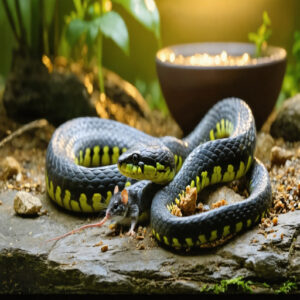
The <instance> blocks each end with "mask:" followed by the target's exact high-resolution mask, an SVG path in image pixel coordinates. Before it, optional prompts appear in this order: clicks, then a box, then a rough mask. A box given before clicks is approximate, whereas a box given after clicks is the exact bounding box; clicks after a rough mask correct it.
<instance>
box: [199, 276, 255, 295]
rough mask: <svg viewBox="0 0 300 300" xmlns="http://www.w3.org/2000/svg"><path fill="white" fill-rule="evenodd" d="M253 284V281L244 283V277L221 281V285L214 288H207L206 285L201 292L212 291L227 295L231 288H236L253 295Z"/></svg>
mask: <svg viewBox="0 0 300 300" xmlns="http://www.w3.org/2000/svg"><path fill="white" fill-rule="evenodd" d="M251 284H253V282H252V281H250V280H248V281H244V280H243V277H242V276H239V277H236V278H232V279H224V280H221V282H220V284H215V285H214V286H213V287H209V288H207V285H204V286H203V287H202V289H201V292H209V291H212V292H213V293H215V294H220V293H226V292H227V291H228V290H229V288H230V287H236V288H237V289H238V290H240V291H244V292H249V293H252V289H251V288H250V286H249V285H251Z"/></svg>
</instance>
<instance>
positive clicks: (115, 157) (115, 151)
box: [111, 146, 120, 164]
mask: <svg viewBox="0 0 300 300" xmlns="http://www.w3.org/2000/svg"><path fill="white" fill-rule="evenodd" d="M119 152H120V149H119V147H117V146H115V147H113V154H112V156H111V163H112V164H116V163H117V162H118V159H119Z"/></svg>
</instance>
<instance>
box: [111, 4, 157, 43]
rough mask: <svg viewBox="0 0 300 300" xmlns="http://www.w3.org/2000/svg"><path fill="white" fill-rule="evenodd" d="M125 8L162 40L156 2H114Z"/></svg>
mask: <svg viewBox="0 0 300 300" xmlns="http://www.w3.org/2000/svg"><path fill="white" fill-rule="evenodd" d="M112 2H114V3H118V4H120V5H121V6H123V7H124V9H125V10H126V11H127V12H128V13H129V14H131V15H132V16H133V17H134V18H135V19H136V20H137V21H138V22H139V23H141V24H142V25H143V26H144V27H146V28H147V29H148V30H150V31H152V32H153V33H154V35H155V37H156V38H157V39H160V18H159V12H158V9H157V6H156V4H155V2H154V0H112Z"/></svg>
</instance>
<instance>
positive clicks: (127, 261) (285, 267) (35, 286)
mask: <svg viewBox="0 0 300 300" xmlns="http://www.w3.org/2000/svg"><path fill="white" fill-rule="evenodd" d="M14 196H15V191H6V192H3V193H1V194H0V198H1V200H2V201H3V205H1V206H0V270H1V272H0V282H1V287H0V291H1V292H2V293H7V292H10V293H26V292H27V293H33V292H34V293H46V294H48V293H61V292H62V291H63V292H64V293H99V294H103V293H108V294H112V293H115V294H117V293H122V294H124V293H140V294H150V293H156V294H166V293H172V294H176V293H201V291H203V288H204V287H205V286H207V285H208V286H209V287H213V286H214V284H215V283H218V282H220V281H221V280H226V279H232V278H236V277H239V276H242V277H244V280H251V281H252V282H253V284H251V287H252V286H254V288H253V292H254V293H258V292H259V291H260V290H261V289H259V288H256V282H258V281H259V282H260V283H262V282H265V283H268V284H269V285H270V286H271V287H269V288H266V287H265V288H266V290H264V291H265V292H268V293H270V292H271V293H272V292H274V289H275V288H274V287H277V288H278V285H281V284H283V283H284V282H286V281H287V280H291V281H293V282H296V283H299V282H300V264H299V257H300V243H299V242H300V239H299V238H297V235H298V233H299V230H300V210H295V211H294V212H289V213H286V214H281V215H279V217H278V224H277V225H276V226H275V227H274V228H273V229H274V231H273V232H272V233H269V234H268V235H267V236H266V237H265V236H264V235H262V234H260V233H259V228H258V226H255V227H254V228H252V229H250V230H248V231H247V232H245V233H241V234H239V235H238V236H236V237H235V238H233V239H232V240H230V241H229V242H228V243H226V244H224V245H223V246H220V247H218V248H215V249H202V250H198V251H193V252H192V251H190V252H189V253H187V255H185V253H177V252H174V251H168V250H166V249H164V248H162V247H160V246H158V244H157V243H156V241H154V240H153V238H152V237H151V235H150V232H151V229H150V227H149V226H148V227H147V232H146V233H145V238H144V239H143V244H144V246H145V247H144V249H143V250H142V251H141V250H138V248H137V245H139V243H140V241H139V240H137V239H135V238H133V237H128V236H125V235H123V236H120V235H117V236H115V235H112V231H111V230H110V229H109V227H108V225H104V226H103V227H101V228H90V229H87V230H82V231H81V232H79V233H76V234H73V235H70V236H67V237H66V238H64V239H61V240H59V241H57V242H46V240H47V239H49V238H52V237H55V236H58V235H61V234H64V233H66V232H67V231H70V230H72V229H74V228H77V227H79V226H82V225H83V224H87V223H95V222H96V221H97V219H93V218H91V219H90V220H87V219H86V216H82V215H76V214H71V213H66V212H65V211H63V210H62V209H59V208H58V207H57V206H56V205H55V204H54V203H53V202H51V201H49V199H47V197H45V196H41V202H42V203H43V207H45V208H46V209H47V210H48V211H50V213H49V214H48V215H43V216H40V217H39V218H19V217H17V216H16V215H15V214H10V213H8V212H9V210H10V205H11V201H12V199H13V198H14ZM95 218H97V217H95ZM274 235H276V237H274ZM99 240H101V242H102V243H101V245H100V244H99V247H96V246H95V245H96V244H97V243H99ZM254 240H255V242H254ZM105 245H107V247H108V251H101V246H105ZM105 248H106V247H105ZM105 248H104V250H105ZM29 274H30V276H28V275H29ZM273 288H274V289H273ZM241 292H243V291H241Z"/></svg>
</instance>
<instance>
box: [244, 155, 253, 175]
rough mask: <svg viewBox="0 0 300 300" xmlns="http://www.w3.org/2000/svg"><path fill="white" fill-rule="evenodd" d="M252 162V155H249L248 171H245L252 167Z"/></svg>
mask: <svg viewBox="0 0 300 300" xmlns="http://www.w3.org/2000/svg"><path fill="white" fill-rule="evenodd" d="M251 162H252V157H251V156H249V157H248V162H247V167H246V172H245V173H247V171H248V170H249V168H250V166H251Z"/></svg>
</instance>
